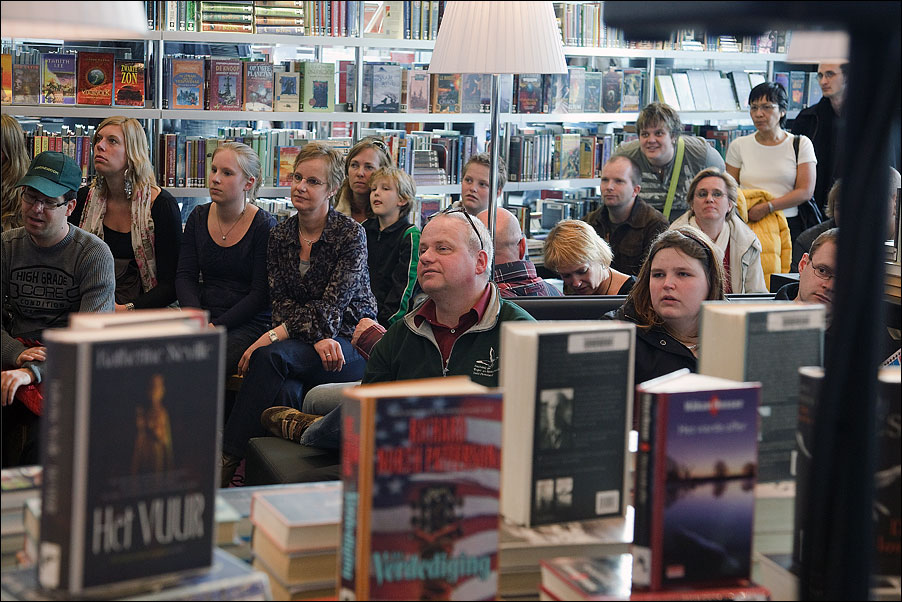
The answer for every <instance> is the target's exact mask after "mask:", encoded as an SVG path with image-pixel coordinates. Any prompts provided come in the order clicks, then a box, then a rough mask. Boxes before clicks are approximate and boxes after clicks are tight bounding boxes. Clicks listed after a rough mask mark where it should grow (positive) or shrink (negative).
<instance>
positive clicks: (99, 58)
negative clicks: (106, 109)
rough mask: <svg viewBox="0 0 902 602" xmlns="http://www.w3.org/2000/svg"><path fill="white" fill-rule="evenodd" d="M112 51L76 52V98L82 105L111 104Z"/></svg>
mask: <svg viewBox="0 0 902 602" xmlns="http://www.w3.org/2000/svg"><path fill="white" fill-rule="evenodd" d="M113 79H114V73H113V53H112V52H79V53H78V80H77V84H76V87H77V89H78V92H77V94H76V99H77V101H78V104H83V105H107V106H109V105H111V104H112V103H113Z"/></svg>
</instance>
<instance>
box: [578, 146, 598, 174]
mask: <svg viewBox="0 0 902 602" xmlns="http://www.w3.org/2000/svg"><path fill="white" fill-rule="evenodd" d="M595 143H596V137H595V136H580V137H579V177H580V178H594V177H595V171H596V167H595V166H596V163H595V154H596V153H595Z"/></svg>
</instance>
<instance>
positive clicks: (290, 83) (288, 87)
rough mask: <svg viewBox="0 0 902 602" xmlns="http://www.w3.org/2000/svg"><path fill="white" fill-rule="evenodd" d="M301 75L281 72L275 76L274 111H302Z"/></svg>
mask: <svg viewBox="0 0 902 602" xmlns="http://www.w3.org/2000/svg"><path fill="white" fill-rule="evenodd" d="M299 84H300V73H294V72H286V71H280V72H278V73H276V74H275V95H276V99H275V104H274V106H273V110H274V111H287V112H295V111H299V110H300V102H301V95H300V85H299Z"/></svg>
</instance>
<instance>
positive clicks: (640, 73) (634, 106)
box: [620, 69, 645, 113]
mask: <svg viewBox="0 0 902 602" xmlns="http://www.w3.org/2000/svg"><path fill="white" fill-rule="evenodd" d="M644 83H645V70H644V69H624V70H623V98H622V99H621V104H620V110H621V111H623V112H624V113H635V112H637V111H639V109H641V108H642V98H643V97H644V96H643V93H644V91H645V90H644V85H643V84H644Z"/></svg>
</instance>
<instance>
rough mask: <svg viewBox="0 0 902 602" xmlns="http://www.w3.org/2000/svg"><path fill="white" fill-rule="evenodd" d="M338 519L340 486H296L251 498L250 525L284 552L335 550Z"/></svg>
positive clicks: (301, 484) (257, 494) (338, 483)
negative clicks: (263, 533)
mask: <svg viewBox="0 0 902 602" xmlns="http://www.w3.org/2000/svg"><path fill="white" fill-rule="evenodd" d="M340 520H341V483H340V482H337V481H325V482H322V483H298V484H297V485H296V486H294V487H286V488H279V489H276V490H274V491H257V492H256V493H254V494H253V497H252V498H251V523H253V524H254V526H256V527H258V528H260V529H262V530H263V531H264V532H265V533H266V536H267V537H268V538H269V539H270V540H271V541H272V542H273V543H274V544H276V545H277V546H278V547H279V548H280V549H282V550H283V551H284V552H302V551H310V550H334V549H335V548H337V547H338V523H339V521H340Z"/></svg>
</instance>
